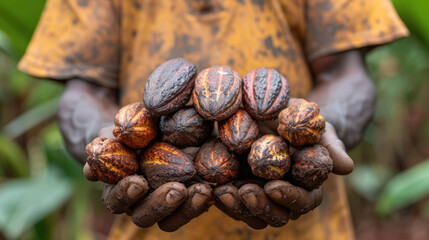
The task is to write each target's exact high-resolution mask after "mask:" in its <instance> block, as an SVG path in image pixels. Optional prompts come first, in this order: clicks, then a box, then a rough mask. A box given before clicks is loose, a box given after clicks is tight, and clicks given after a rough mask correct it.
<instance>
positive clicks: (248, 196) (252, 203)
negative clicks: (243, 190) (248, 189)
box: [242, 193, 258, 208]
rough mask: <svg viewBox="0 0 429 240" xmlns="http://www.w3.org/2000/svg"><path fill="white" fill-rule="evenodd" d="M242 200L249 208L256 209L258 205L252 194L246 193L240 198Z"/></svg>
mask: <svg viewBox="0 0 429 240" xmlns="http://www.w3.org/2000/svg"><path fill="white" fill-rule="evenodd" d="M242 198H243V200H244V201H245V202H246V205H247V206H249V207H252V208H254V207H256V206H257V205H258V200H257V199H256V196H255V194H254V193H247V194H245V195H243V196H242Z"/></svg>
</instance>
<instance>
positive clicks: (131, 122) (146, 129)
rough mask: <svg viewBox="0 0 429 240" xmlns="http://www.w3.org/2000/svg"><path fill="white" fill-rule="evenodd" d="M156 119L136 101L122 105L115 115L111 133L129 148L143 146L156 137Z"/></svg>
mask: <svg viewBox="0 0 429 240" xmlns="http://www.w3.org/2000/svg"><path fill="white" fill-rule="evenodd" d="M156 132H157V120H156V118H155V117H153V116H152V114H151V113H150V112H149V111H148V110H147V109H146V108H144V106H143V103H140V102H137V103H133V104H129V105H127V106H125V107H122V108H121V109H120V110H119V112H118V113H117V114H116V116H115V128H114V129H113V135H114V136H115V137H116V138H117V139H118V141H119V142H121V143H123V144H125V145H127V146H128V147H130V148H144V147H146V146H147V145H148V144H149V142H150V141H152V140H153V139H154V138H155V137H156Z"/></svg>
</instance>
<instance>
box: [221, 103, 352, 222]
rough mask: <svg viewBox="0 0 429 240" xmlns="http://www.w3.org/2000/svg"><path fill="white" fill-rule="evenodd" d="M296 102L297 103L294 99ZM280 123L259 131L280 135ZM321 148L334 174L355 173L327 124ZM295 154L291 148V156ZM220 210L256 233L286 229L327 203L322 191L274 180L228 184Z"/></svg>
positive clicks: (261, 126) (333, 132)
mask: <svg viewBox="0 0 429 240" xmlns="http://www.w3.org/2000/svg"><path fill="white" fill-rule="evenodd" d="M291 101H293V99H291ZM277 126H278V121H271V122H264V123H262V124H260V126H259V128H260V131H261V133H262V134H263V135H265V134H276V133H277ZM319 144H321V145H323V146H324V147H325V148H327V150H328V151H329V154H330V156H331V158H332V160H333V173H335V174H340V175H346V174H349V173H351V172H352V171H353V167H354V164H353V161H352V159H351V158H350V157H349V156H348V154H347V153H346V150H345V147H344V144H343V142H342V141H341V140H340V139H339V138H338V136H337V134H336V131H335V128H334V127H333V126H332V124H330V123H328V122H327V123H326V130H325V132H324V133H323V135H322V137H321V140H320V142H319ZM295 151H297V150H296V149H294V148H292V147H291V148H290V154H291V155H292V154H293V153H294V152H295ZM214 195H215V201H216V202H215V204H216V206H217V207H218V208H219V209H221V210H222V211H223V212H225V213H226V214H227V215H229V216H230V217H232V218H234V219H236V220H241V221H244V222H245V223H247V224H248V225H249V226H250V227H252V228H255V229H262V228H265V227H266V226H267V225H270V226H273V227H280V226H284V225H285V224H286V223H287V222H288V220H289V219H297V218H298V217H299V216H300V215H302V214H305V213H308V212H309V211H311V210H313V209H314V208H316V207H317V206H319V205H320V204H321V202H322V199H323V191H322V188H321V187H320V188H318V189H315V190H313V191H308V190H306V189H304V188H301V187H298V186H294V185H293V184H291V183H289V182H287V181H282V180H274V181H269V182H267V183H266V184H265V185H263V184H262V183H259V184H254V183H248V182H244V183H241V184H237V183H236V184H227V185H223V186H219V187H217V188H216V189H215V190H214Z"/></svg>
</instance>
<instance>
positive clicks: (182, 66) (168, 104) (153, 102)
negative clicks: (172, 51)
mask: <svg viewBox="0 0 429 240" xmlns="http://www.w3.org/2000/svg"><path fill="white" fill-rule="evenodd" d="M196 73H197V68H196V67H195V65H194V64H193V63H192V62H190V61H188V60H186V59H184V58H175V59H171V60H169V61H167V62H165V63H163V64H161V65H160V66H159V67H158V68H156V69H155V71H154V72H153V73H152V74H151V75H150V77H149V79H148V81H147V83H146V87H145V90H144V92H143V102H144V105H145V107H146V108H147V109H148V110H149V111H150V112H151V113H153V114H154V115H157V116H161V115H166V114H170V113H173V112H175V111H177V110H179V109H180V108H182V107H183V106H184V105H185V104H186V103H187V102H188V101H189V99H190V97H191V93H192V89H193V87H194V80H195V76H196Z"/></svg>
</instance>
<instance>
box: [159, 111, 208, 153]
mask: <svg viewBox="0 0 429 240" xmlns="http://www.w3.org/2000/svg"><path fill="white" fill-rule="evenodd" d="M159 126H160V129H161V132H162V133H163V134H164V139H165V141H167V142H168V143H170V144H172V145H175V146H177V147H180V148H185V147H197V146H201V145H202V144H203V143H204V141H205V140H206V139H207V138H208V137H210V135H211V133H212V131H213V122H211V121H208V120H205V119H204V118H203V117H201V116H200V115H199V114H198V113H197V111H196V110H195V108H186V109H181V110H179V111H177V112H175V113H174V114H172V115H169V116H162V117H161V120H160V123H159Z"/></svg>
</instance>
